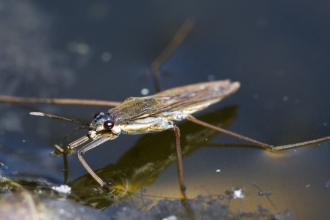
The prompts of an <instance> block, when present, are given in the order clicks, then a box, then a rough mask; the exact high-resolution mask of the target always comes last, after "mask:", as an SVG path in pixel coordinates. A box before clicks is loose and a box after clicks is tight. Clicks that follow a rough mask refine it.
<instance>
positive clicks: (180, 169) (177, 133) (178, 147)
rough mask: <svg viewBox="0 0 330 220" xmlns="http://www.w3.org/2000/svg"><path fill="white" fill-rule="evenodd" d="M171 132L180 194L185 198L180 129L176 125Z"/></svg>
mask: <svg viewBox="0 0 330 220" xmlns="http://www.w3.org/2000/svg"><path fill="white" fill-rule="evenodd" d="M173 130H174V134H175V147H176V157H177V168H178V178H179V184H180V192H181V193H182V195H183V196H184V197H185V196H186V194H185V191H186V186H185V184H184V178H183V165H182V154H181V144H180V129H179V128H178V127H177V126H176V125H174V126H173Z"/></svg>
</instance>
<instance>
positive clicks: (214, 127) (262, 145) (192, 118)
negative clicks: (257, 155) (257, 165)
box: [187, 115, 330, 151]
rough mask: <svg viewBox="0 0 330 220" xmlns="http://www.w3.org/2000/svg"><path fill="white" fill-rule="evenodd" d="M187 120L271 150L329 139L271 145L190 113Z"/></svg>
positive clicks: (329, 138) (329, 137)
mask: <svg viewBox="0 0 330 220" xmlns="http://www.w3.org/2000/svg"><path fill="white" fill-rule="evenodd" d="M187 120H189V121H191V122H194V123H196V124H199V125H201V126H204V127H207V128H210V129H213V130H216V131H218V132H222V133H224V134H227V135H230V136H232V137H235V138H238V139H240V140H244V141H246V142H249V143H252V144H255V145H257V146H260V147H262V148H265V149H268V150H272V151H277V150H285V149H289V148H294V147H301V146H305V145H310V144H316V143H320V142H323V141H328V140H330V136H326V137H323V138H319V139H314V140H310V141H304V142H299V143H295V144H286V145H280V146H273V145H270V144H266V143H263V142H260V141H257V140H254V139H251V138H248V137H245V136H243V135H240V134H236V133H234V132H231V131H228V130H226V129H223V128H219V127H216V126H214V125H211V124H208V123H206V122H203V121H200V120H198V119H196V118H195V117H193V116H191V115H187Z"/></svg>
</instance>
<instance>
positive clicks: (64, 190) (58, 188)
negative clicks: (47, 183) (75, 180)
mask: <svg viewBox="0 0 330 220" xmlns="http://www.w3.org/2000/svg"><path fill="white" fill-rule="evenodd" d="M52 189H53V190H55V191H56V192H59V193H63V194H66V195H69V194H70V193H71V187H70V186H68V185H60V186H53V187H52Z"/></svg>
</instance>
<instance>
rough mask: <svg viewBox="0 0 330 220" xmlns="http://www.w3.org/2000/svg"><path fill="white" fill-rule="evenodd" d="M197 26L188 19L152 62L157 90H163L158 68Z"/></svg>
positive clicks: (152, 73) (152, 71)
mask: <svg viewBox="0 0 330 220" xmlns="http://www.w3.org/2000/svg"><path fill="white" fill-rule="evenodd" d="M194 26H195V24H194V22H193V21H191V20H189V19H188V20H186V21H185V22H184V23H183V25H182V26H181V27H180V29H179V30H178V32H177V33H176V34H175V36H174V37H173V39H172V41H171V42H170V43H169V44H168V45H167V46H166V47H165V49H164V50H163V52H162V53H161V54H160V55H159V56H158V57H157V58H156V59H155V60H154V62H152V64H151V67H150V69H151V76H152V78H153V81H154V84H155V87H156V90H157V91H158V92H160V91H162V90H163V88H162V86H161V83H160V80H159V75H158V70H159V68H160V66H161V65H162V64H163V63H164V62H165V61H166V60H167V59H168V58H169V57H170V56H171V55H172V54H173V53H174V51H176V49H177V48H178V47H179V46H180V45H181V44H182V42H183V41H184V40H185V39H186V37H187V36H188V34H189V33H190V31H191V30H192V29H193V27H194Z"/></svg>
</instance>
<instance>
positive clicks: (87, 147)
mask: <svg viewBox="0 0 330 220" xmlns="http://www.w3.org/2000/svg"><path fill="white" fill-rule="evenodd" d="M110 139H111V137H110V136H102V137H100V138H99V139H96V140H94V141H92V142H90V143H88V144H86V145H85V146H83V147H82V148H81V149H79V150H78V159H79V161H80V163H81V164H82V165H83V167H84V168H85V169H86V170H87V172H88V173H89V174H90V175H91V176H92V177H93V178H94V179H95V181H96V182H98V183H99V184H100V185H101V186H102V187H104V186H106V185H107V184H106V183H105V182H103V180H102V179H101V178H100V177H99V176H98V175H97V174H96V173H95V172H94V171H93V170H92V169H91V168H90V166H89V165H88V164H87V163H86V161H85V160H84V158H83V157H82V155H83V154H84V153H86V152H87V151H89V150H91V149H93V148H95V147H97V146H99V145H101V144H103V143H104V142H106V141H108V140H110Z"/></svg>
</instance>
